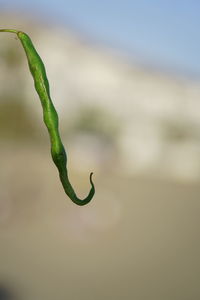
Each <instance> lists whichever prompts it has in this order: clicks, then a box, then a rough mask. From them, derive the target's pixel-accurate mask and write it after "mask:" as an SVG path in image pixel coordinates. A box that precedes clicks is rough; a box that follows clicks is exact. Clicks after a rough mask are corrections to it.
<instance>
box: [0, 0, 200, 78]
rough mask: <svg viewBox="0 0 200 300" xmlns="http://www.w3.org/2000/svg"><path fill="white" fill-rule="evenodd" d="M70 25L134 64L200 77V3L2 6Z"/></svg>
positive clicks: (20, 1)
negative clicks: (139, 63) (138, 62)
mask: <svg viewBox="0 0 200 300" xmlns="http://www.w3.org/2000/svg"><path fill="white" fill-rule="evenodd" d="M0 9H3V10H9V9H12V10H13V11H18V12H20V11H27V12H29V13H30V14H33V13H35V14H37V15H39V16H40V17H43V16H44V17H45V19H47V20H49V22H53V23H56V22H58V24H59V23H60V24H62V25H64V26H65V25H66V26H67V25H68V24H70V25H71V26H72V27H73V26H74V28H75V29H76V30H79V31H80V32H82V33H84V34H85V35H86V36H88V37H90V38H91V40H93V41H96V42H98V43H104V44H105V45H108V46H112V47H115V48H116V49H119V51H121V52H122V53H124V54H126V55H128V56H129V57H133V58H134V59H137V58H138V60H140V61H144V62H147V63H148V64H150V65H155V66H161V67H162V66H163V67H165V68H166V69H168V70H170V69H171V70H177V71H179V72H180V73H181V72H182V73H184V74H189V75H198V76H199V77H200V33H199V28H200V1H199V0H195V1H194V0H188V1H184V0H165V1H164V0H151V1H149V0H146V1H145V0H138V1H134V0H132V1H131V0H124V1H117V0H110V1H109V0H108V1H106V0H99V1H97V0H93V1H92V0H90V1H89V0H82V1H81V0H34V1H31V0H10V1H9V0H0Z"/></svg>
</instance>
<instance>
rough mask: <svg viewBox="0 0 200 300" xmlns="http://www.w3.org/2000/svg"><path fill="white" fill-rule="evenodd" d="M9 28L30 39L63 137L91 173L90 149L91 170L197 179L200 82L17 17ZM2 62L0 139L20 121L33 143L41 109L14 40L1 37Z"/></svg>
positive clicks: (199, 136)
mask: <svg viewBox="0 0 200 300" xmlns="http://www.w3.org/2000/svg"><path fill="white" fill-rule="evenodd" d="M5 20H6V18H5V17H4V18H3V19H2V18H1V24H5V23H6V22H5ZM12 24H13V26H14V27H18V28H20V29H21V30H24V31H26V32H28V33H29V34H30V36H31V37H32V39H33V42H34V44H35V46H36V48H37V49H38V52H39V53H40V55H41V57H42V58H43V60H44V62H45V65H46V68H47V74H48V77H49V80H50V86H51V94H52V98H53V100H54V103H55V106H56V107H57V109H58V111H59V114H60V115H61V128H62V131H63V135H67V134H70V135H71V136H72V135H73V138H72V139H73V141H71V145H73V143H74V146H75V147H78V148H79V151H78V153H77V159H78V158H79V160H81V165H85V164H86V167H88V166H87V163H88V159H87V156H88V154H86V152H87V151H89V153H90V159H92V161H93V162H92V165H94V168H97V167H99V168H101V167H102V163H103V164H104V163H105V165H107V163H108V161H109V160H110V161H112V162H113V166H114V165H115V166H116V164H117V165H118V167H119V169H120V170H121V171H124V172H128V173H129V174H134V173H138V172H139V173H149V174H154V176H157V175H158V176H160V175H161V176H167V177H175V178H181V179H198V178H199V176H200V102H199V99H200V84H199V82H198V81H192V80H189V79H188V80H187V79H183V78H178V76H177V77H170V75H169V74H168V75H167V74H164V73H162V72H161V71H160V72H159V71H155V70H152V69H151V70H150V69H148V68H146V69H145V68H144V67H143V68H142V67H140V66H139V65H136V64H133V63H128V62H127V61H123V59H122V58H121V59H120V57H118V56H117V55H114V54H113V55H112V53H111V51H108V50H106V49H103V48H101V49H100V48H98V47H97V46H94V45H92V44H90V43H89V42H88V41H86V40H84V39H83V38H81V37H79V36H78V35H75V34H73V33H72V32H71V31H66V30H64V29H60V28H48V27H47V26H39V24H32V23H30V24H29V23H26V22H25V21H24V23H23V21H22V20H21V19H20V20H18V19H14V18H13V21H12ZM12 24H10V26H11V25H12ZM1 26H2V25H1ZM7 26H8V25H7ZM11 27H12V26H11ZM0 64H1V68H0V80H1V85H0V99H1V101H0V103H1V104H0V105H1V114H2V116H1V121H0V122H1V135H5V134H6V132H8V131H9V128H8V127H9V125H8V123H9V122H10V120H11V119H12V120H13V122H15V120H16V119H18V122H17V124H16V126H15V125H13V127H14V128H17V129H19V130H17V135H23V134H24V135H27V137H28V135H29V132H30V134H31V129H33V127H34V128H35V134H40V133H37V132H38V131H40V130H41V129H39V127H40V126H42V124H41V121H40V120H41V108H40V105H39V103H38V98H37V95H36V93H35V91H34V89H33V83H32V78H31V76H30V74H29V72H28V68H27V63H26V59H25V55H24V53H23V50H22V49H21V45H20V44H19V42H18V41H16V40H15V37H14V35H9V34H1V36H0ZM11 107H13V109H11ZM7 110H9V111H10V113H9V114H8V116H7ZM22 114H23V116H22ZM28 115H29V117H27V116H28ZM6 116H7V117H9V118H10V120H9V122H8V123H7V124H6V123H4V119H5V118H6ZM23 118H24V119H23ZM35 118H36V120H37V121H36V122H37V124H36V125H33V123H34V122H35ZM23 121H24V122H26V126H24V125H23V124H21V123H22V122H23ZM3 123H4V125H3ZM5 124H6V125H5ZM20 124H21V125H20ZM20 126H21V127H22V128H23V129H22V128H21V127H20ZM2 131H4V132H2ZM12 131H13V128H12V130H11V132H12ZM11 132H10V134H11V135H12V133H11ZM17 138H19V136H18V137H17ZM68 138H69V136H68ZM91 145H93V146H91ZM81 153H82V154H81ZM74 155H75V154H74ZM102 159H105V160H106V161H105V162H104V161H102ZM75 160H76V159H75ZM111 165H112V164H110V167H112V166H111Z"/></svg>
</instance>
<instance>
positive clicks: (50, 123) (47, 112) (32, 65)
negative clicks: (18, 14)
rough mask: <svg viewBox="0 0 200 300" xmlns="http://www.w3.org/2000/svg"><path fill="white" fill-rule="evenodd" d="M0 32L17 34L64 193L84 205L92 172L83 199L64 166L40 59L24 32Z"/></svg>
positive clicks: (89, 196)
mask: <svg viewBox="0 0 200 300" xmlns="http://www.w3.org/2000/svg"><path fill="white" fill-rule="evenodd" d="M0 32H11V33H15V34H17V36H18V38H19V39H20V41H21V43H22V46H23V48H24V50H25V53H26V56H27V60H28V64H29V69H30V72H31V74H32V76H33V79H34V84H35V89H36V91H37V93H38V95H39V98H40V101H41V104H42V107H43V120H44V123H45V125H46V127H47V129H48V132H49V136H50V141H51V156H52V159H53V161H54V163H55V165H56V167H57V168H58V172H59V176H60V180H61V182H62V185H63V188H64V190H65V193H66V194H67V195H68V196H69V198H70V199H71V200H72V201H73V202H74V203H76V204H78V205H85V204H87V203H89V202H90V200H91V199H92V198H93V196H94V193H95V188H94V184H93V181H92V174H93V173H91V174H90V183H91V189H90V192H89V194H88V196H87V197H86V198H85V199H83V200H81V199H79V198H78V197H77V196H76V193H75V192H74V189H73V187H72V185H71V183H70V182H69V179H68V173H67V167H66V164H67V156H66V152H65V148H64V146H63V144H62V141H61V138H60V134H59V128H58V122H59V121H58V114H57V112H56V110H55V107H54V105H53V103H52V100H51V97H50V90H49V82H48V79H47V76H46V71H45V67H44V64H43V61H42V59H41V58H40V56H39V55H38V53H37V51H36V49H35V47H34V46H33V44H32V41H31V39H30V38H29V36H28V35H27V34H26V33H24V32H22V31H18V30H14V29H0Z"/></svg>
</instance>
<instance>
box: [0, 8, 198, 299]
mask: <svg viewBox="0 0 200 300" xmlns="http://www.w3.org/2000/svg"><path fill="white" fill-rule="evenodd" d="M0 20H1V23H0V24H1V27H2V28H3V27H5V28H12V27H14V28H17V29H19V30H22V31H25V32H26V33H28V34H29V35H30V37H31V38H32V41H33V43H34V45H35V47H36V49H37V50H38V53H39V54H40V56H41V57H42V59H43V61H44V63H45V66H46V70H47V75H48V78H49V82H50V89H51V95H52V99H53V102H54V104H55V107H56V109H57V111H58V114H59V116H60V131H61V135H62V138H63V143H64V145H65V147H66V151H67V154H68V169H69V177H70V180H71V182H72V184H73V186H74V188H75V190H76V191H77V194H78V195H79V196H80V197H84V196H85V195H86V194H87V193H88V189H89V173H90V172H91V171H93V172H94V181H95V186H96V195H95V197H94V200H93V201H92V202H91V203H90V204H89V205H88V206H86V207H77V206H75V205H74V204H73V203H71V201H70V200H69V199H68V198H67V196H66V195H65V194H64V191H63V189H62V186H61V183H60V182H59V178H58V174H57V170H56V168H55V166H54V165H53V163H52V161H51V157H50V151H49V150H50V149H49V137H48V133H47V130H46V128H45V126H44V124H43V121H42V109H41V105H40V102H39V99H38V96H37V94H36V92H35V90H34V87H33V80H32V77H31V75H30V72H29V70H28V66H27V61H26V58H25V54H24V51H23V49H22V47H21V45H20V43H19V41H18V40H17V39H16V37H15V35H12V34H9V33H1V35H0V149H1V154H0V184H1V188H0V282H2V284H4V283H5V286H8V288H9V289H11V290H12V291H13V293H14V294H15V293H16V295H19V297H21V298H20V299H30V300H34V299H37V300H43V299H48V300H51V299H52V300H53V299H59V300H62V299H63V300H64V299H72V300H78V299H83V300H84V299H87V300H90V299H91V300H92V299H95V300H98V299H99V300H100V299H104V300H108V299H109V300H110V299H115V300H117V299H119V300H120V299H125V300H129V299H130V300H132V299H137V300H169V299H170V300H179V299H180V300H188V299H192V300H193V299H195V300H196V299H199V298H200V287H199V273H200V259H199V253H200V252H199V251H200V243H199V226H200V220H199V209H200V201H199V197H200V196H199V195H200V185H199V182H200V79H198V78H196V79H194V78H191V77H187V76H185V74H184V76H181V75H180V74H174V73H170V72H168V73H167V72H164V71H163V70H162V69H158V68H155V69H154V68H153V67H151V68H150V67H149V66H145V64H143V65H141V64H138V63H137V61H128V60H127V59H125V58H123V56H120V55H119V54H117V52H114V51H113V50H111V49H109V48H106V46H100V45H95V44H93V43H92V41H90V40H88V39H87V38H86V37H84V36H82V35H80V34H79V33H78V32H75V31H73V30H71V29H68V30H67V29H66V28H62V27H56V26H53V25H51V26H50V25H49V26H47V25H46V24H42V23H41V24H40V23H39V22H34V21H30V20H28V19H26V18H25V17H24V16H20V17H19V16H17V15H16V16H15V15H11V16H6V15H5V14H3V15H0ZM0 286H1V284H0ZM0 300H1V299H0Z"/></svg>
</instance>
